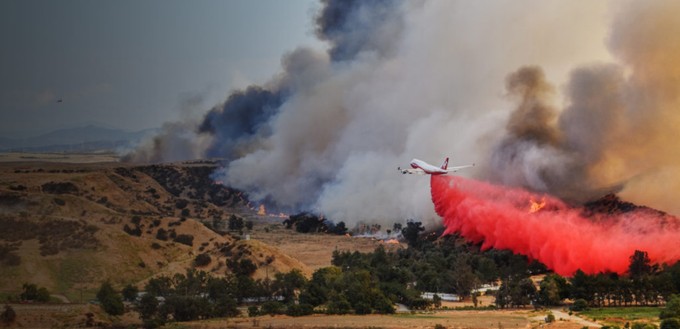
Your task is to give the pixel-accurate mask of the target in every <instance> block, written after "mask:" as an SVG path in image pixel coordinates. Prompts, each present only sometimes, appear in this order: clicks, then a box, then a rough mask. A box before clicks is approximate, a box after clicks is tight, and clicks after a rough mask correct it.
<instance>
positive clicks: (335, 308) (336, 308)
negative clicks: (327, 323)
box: [326, 299, 352, 314]
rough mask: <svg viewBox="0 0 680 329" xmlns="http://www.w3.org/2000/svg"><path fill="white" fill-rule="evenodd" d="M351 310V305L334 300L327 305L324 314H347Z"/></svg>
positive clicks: (344, 301) (345, 301) (341, 300)
mask: <svg viewBox="0 0 680 329" xmlns="http://www.w3.org/2000/svg"><path fill="white" fill-rule="evenodd" d="M351 309H352V305H350V303H349V302H348V301H347V300H345V299H340V300H334V301H331V302H330V303H328V308H326V313H328V314H347V313H349V311H350V310H351Z"/></svg>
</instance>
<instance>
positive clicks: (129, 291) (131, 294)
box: [122, 284, 139, 302]
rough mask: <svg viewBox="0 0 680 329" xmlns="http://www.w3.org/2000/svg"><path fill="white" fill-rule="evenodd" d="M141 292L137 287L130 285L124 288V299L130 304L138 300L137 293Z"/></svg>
mask: <svg viewBox="0 0 680 329" xmlns="http://www.w3.org/2000/svg"><path fill="white" fill-rule="evenodd" d="M138 292H139V289H137V286H133V285H132V284H128V285H127V286H125V287H124V288H123V291H122V293H123V299H124V300H126V301H128V302H134V301H135V299H137V293H138Z"/></svg>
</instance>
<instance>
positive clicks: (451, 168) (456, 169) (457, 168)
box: [446, 163, 475, 172]
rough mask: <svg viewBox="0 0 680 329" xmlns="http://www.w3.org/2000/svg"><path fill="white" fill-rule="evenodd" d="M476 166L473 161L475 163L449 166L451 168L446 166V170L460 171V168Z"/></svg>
mask: <svg viewBox="0 0 680 329" xmlns="http://www.w3.org/2000/svg"><path fill="white" fill-rule="evenodd" d="M474 166H475V164H474V163H473V164H471V165H465V166H457V167H449V168H446V171H448V172H456V171H458V170H461V169H465V168H470V167H474Z"/></svg>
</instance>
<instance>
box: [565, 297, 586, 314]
mask: <svg viewBox="0 0 680 329" xmlns="http://www.w3.org/2000/svg"><path fill="white" fill-rule="evenodd" d="M587 308H588V302H586V300H585V299H577V300H575V301H574V304H572V305H571V306H570V307H569V309H570V310H572V311H575V312H580V311H583V310H585V309H587Z"/></svg>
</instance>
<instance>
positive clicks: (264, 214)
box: [257, 204, 267, 216]
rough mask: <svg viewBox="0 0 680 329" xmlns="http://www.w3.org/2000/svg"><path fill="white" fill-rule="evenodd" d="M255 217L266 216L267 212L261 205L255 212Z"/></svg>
mask: <svg viewBox="0 0 680 329" xmlns="http://www.w3.org/2000/svg"><path fill="white" fill-rule="evenodd" d="M257 215H258V216H267V210H266V209H265V208H264V205H263V204H261V205H260V208H259V209H258V210H257Z"/></svg>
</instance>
